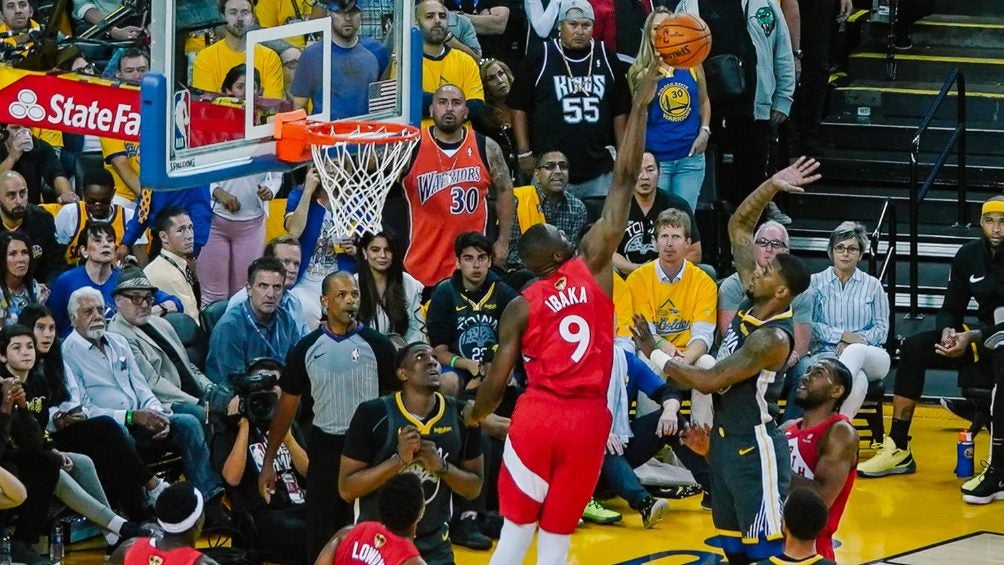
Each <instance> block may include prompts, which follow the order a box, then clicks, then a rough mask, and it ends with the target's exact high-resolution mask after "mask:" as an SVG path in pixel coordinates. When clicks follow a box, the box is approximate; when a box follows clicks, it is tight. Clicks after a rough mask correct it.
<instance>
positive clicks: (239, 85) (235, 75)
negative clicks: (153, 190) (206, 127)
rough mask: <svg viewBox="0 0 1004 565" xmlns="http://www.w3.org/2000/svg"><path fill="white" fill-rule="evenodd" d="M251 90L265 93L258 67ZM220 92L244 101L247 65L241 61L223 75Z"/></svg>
mask: <svg viewBox="0 0 1004 565" xmlns="http://www.w3.org/2000/svg"><path fill="white" fill-rule="evenodd" d="M251 92H252V94H253V95H254V96H261V95H262V93H263V90H262V88H261V73H260V72H258V69H255V70H254V84H253V85H252V88H251ZM220 93H222V94H223V95H224V96H229V97H231V98H235V99H237V100H238V101H239V102H241V103H243V102H244V100H245V98H246V96H247V93H248V69H247V65H245V64H244V63H241V64H240V65H237V66H235V67H234V68H232V69H230V70H229V71H227V75H226V76H225V77H223V84H221V85H220ZM210 188H212V185H210Z"/></svg>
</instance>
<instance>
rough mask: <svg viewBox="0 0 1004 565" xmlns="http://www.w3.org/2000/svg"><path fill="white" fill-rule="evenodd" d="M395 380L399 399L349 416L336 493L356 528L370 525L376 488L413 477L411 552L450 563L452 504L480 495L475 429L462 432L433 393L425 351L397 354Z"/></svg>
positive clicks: (435, 386)
mask: <svg viewBox="0 0 1004 565" xmlns="http://www.w3.org/2000/svg"><path fill="white" fill-rule="evenodd" d="M397 379H398V380H399V381H400V382H401V391H400V392H397V393H394V394H392V395H388V396H384V397H381V398H377V399H375V400H370V401H368V402H364V403H363V404H361V405H360V406H359V408H358V409H357V410H356V413H355V415H354V416H352V423H351V424H349V429H348V431H347V432H346V434H345V448H344V450H343V452H342V453H343V455H342V464H341V469H340V474H339V477H338V491H339V493H341V495H342V497H344V498H345V499H346V500H350V501H351V500H355V501H357V508H358V519H359V520H360V521H365V520H376V519H379V512H378V508H377V500H378V493H377V491H378V490H379V489H380V487H382V486H383V485H384V484H385V483H386V482H387V481H388V480H389V479H390V478H391V477H393V476H394V475H397V474H398V473H414V474H416V475H418V476H419V478H421V479H422V488H423V490H424V492H425V497H426V501H425V514H424V515H423V516H422V519H421V520H420V521H419V522H418V527H417V529H416V531H415V545H416V546H417V547H418V550H419V552H421V554H422V559H424V560H425V561H426V563H429V564H432V565H436V564H439V565H446V564H451V563H453V562H454V560H453V547H452V546H451V545H450V540H449V535H448V531H449V526H448V525H447V524H448V523H449V522H450V518H451V514H452V512H453V510H452V504H451V503H450V499H451V498H452V495H453V493H457V494H459V495H461V496H463V497H464V498H467V499H472V498H474V497H476V496H477V495H478V493H479V492H481V482H482V477H483V460H482V457H481V434H480V430H478V428H473V429H468V427H467V426H466V425H465V424H464V422H463V418H462V417H461V406H460V405H459V404H458V403H457V401H456V400H455V399H453V398H449V397H446V396H444V395H443V394H441V393H440V392H439V387H440V384H441V380H440V379H441V374H440V369H439V363H438V362H437V361H436V358H435V356H434V355H433V353H432V348H431V347H429V346H428V345H426V344H424V343H421V342H418V343H412V344H409V345H407V346H405V347H404V348H402V349H401V351H399V352H398V354H397Z"/></svg>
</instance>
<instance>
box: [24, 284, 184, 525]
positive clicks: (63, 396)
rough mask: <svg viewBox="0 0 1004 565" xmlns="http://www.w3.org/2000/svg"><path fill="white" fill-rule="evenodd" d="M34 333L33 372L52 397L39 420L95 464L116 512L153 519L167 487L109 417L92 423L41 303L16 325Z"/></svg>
mask: <svg viewBox="0 0 1004 565" xmlns="http://www.w3.org/2000/svg"><path fill="white" fill-rule="evenodd" d="M17 323H18V324H21V325H23V326H25V327H27V328H30V329H31V330H32V331H33V332H34V334H35V344H36V349H35V350H36V353H37V355H36V362H35V368H34V372H36V373H39V374H40V375H41V376H42V377H44V380H45V384H44V387H45V389H46V390H47V395H46V396H45V398H44V399H43V400H42V401H41V403H40V404H41V405H42V408H43V411H42V412H39V417H40V418H46V419H47V423H43V427H44V428H45V430H46V432H47V433H48V434H49V437H50V438H51V439H52V440H53V441H54V442H55V445H56V447H58V448H59V449H61V450H63V451H69V452H73V453H81V454H83V455H86V456H87V457H89V458H90V459H91V461H93V463H94V468H95V470H96V471H97V473H98V478H99V479H100V480H101V486H102V487H103V488H104V491H105V492H106V493H107V494H108V499H109V501H110V502H111V506H112V507H113V508H121V509H122V511H123V512H124V515H125V516H126V517H128V518H129V519H131V520H134V521H143V520H146V519H147V518H148V517H149V511H148V501H150V502H151V503H152V501H156V500H157V497H158V496H160V493H162V492H163V491H164V489H165V488H167V487H168V483H167V482H166V481H163V480H161V479H160V477H158V476H156V475H154V474H153V472H152V471H151V470H150V469H149V467H147V466H146V463H144V462H143V460H142V459H141V458H140V456H139V454H138V453H137V452H136V447H135V446H134V445H133V443H132V440H130V439H129V438H128V437H127V436H126V431H125V429H124V428H123V427H122V426H120V425H118V424H117V423H115V420H113V419H112V418H111V417H110V416H97V417H94V418H88V412H87V409H86V408H84V407H82V405H81V402H82V398H81V395H80V389H79V388H78V387H77V381H76V379H75V377H74V376H73V375H72V374H68V371H69V368H68V367H67V366H66V365H65V364H64V363H63V353H62V350H61V346H62V344H61V340H60V339H59V337H57V336H56V321H55V319H54V318H53V316H52V312H50V311H49V309H48V308H46V307H45V306H43V305H41V304H35V305H32V306H29V307H27V308H25V310H24V312H22V313H21V317H20V318H18V320H17Z"/></svg>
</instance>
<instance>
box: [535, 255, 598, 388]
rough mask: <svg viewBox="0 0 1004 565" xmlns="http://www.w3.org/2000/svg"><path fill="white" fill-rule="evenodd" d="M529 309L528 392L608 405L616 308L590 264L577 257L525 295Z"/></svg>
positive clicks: (540, 281)
mask: <svg viewBox="0 0 1004 565" xmlns="http://www.w3.org/2000/svg"><path fill="white" fill-rule="evenodd" d="M523 296H524V297H526V300H527V302H528V303H529V306H530V315H529V319H528V320H527V326H526V332H525V333H524V334H523V342H522V349H523V366H524V367H525V368H526V375H527V383H528V389H527V391H528V392H532V391H534V390H543V391H546V392H550V393H551V394H554V395H556V396H560V397H571V398H576V399H587V398H591V399H597V400H600V401H602V402H603V403H606V398H607V385H608V384H609V383H610V370H611V367H612V366H613V365H612V364H613V350H614V303H613V301H612V300H611V299H610V297H609V296H608V295H607V293H606V292H605V291H604V290H603V289H602V288H601V287H600V285H599V284H598V283H597V282H596V279H595V278H594V277H593V273H592V272H591V271H590V270H589V266H588V265H586V262H585V260H583V259H582V258H581V257H576V258H574V259H570V260H568V261H566V262H565V263H564V264H563V265H561V266H560V267H558V270H557V271H555V272H554V273H553V274H552V275H551V276H549V277H547V278H546V279H541V280H538V281H536V282H534V283H533V284H532V285H530V286H529V287H528V288H527V289H526V290H524V291H523Z"/></svg>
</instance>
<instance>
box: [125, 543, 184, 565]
mask: <svg viewBox="0 0 1004 565" xmlns="http://www.w3.org/2000/svg"><path fill="white" fill-rule="evenodd" d="M154 543H156V542H155V541H154V539H153V538H139V539H137V540H136V541H135V542H133V544H132V545H131V546H129V549H128V550H127V551H126V554H125V559H123V560H122V561H123V562H124V563H125V565H193V564H194V563H195V562H197V561H198V560H199V558H200V557H202V554H201V553H199V551H198V550H196V549H194V548H191V547H179V548H176V549H171V550H167V551H165V550H163V549H160V548H158V547H157V546H155V545H154Z"/></svg>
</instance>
